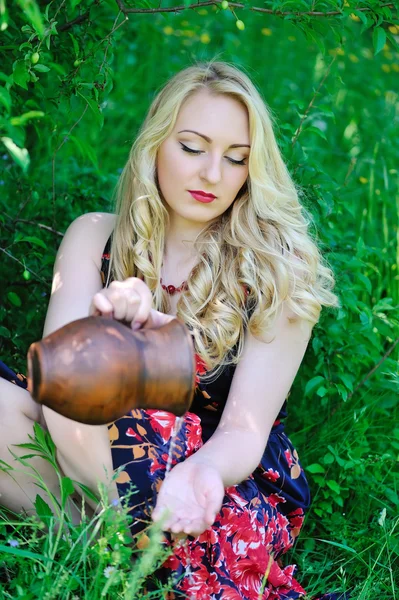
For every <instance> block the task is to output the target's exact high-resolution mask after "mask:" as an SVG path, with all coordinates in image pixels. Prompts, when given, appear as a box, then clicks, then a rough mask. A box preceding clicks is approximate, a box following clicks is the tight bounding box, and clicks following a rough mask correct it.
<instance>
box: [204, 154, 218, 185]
mask: <svg viewBox="0 0 399 600" xmlns="http://www.w3.org/2000/svg"><path fill="white" fill-rule="evenodd" d="M201 178H202V179H204V180H206V181H209V183H213V184H216V183H219V181H220V180H221V178H222V168H221V160H220V158H218V157H217V156H212V155H211V154H209V155H208V156H207V157H206V160H205V163H204V164H203V165H202V170H201Z"/></svg>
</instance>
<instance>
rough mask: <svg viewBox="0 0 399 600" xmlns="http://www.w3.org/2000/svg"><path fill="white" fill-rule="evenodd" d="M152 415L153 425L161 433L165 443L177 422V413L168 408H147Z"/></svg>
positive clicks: (150, 415)
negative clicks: (168, 410) (169, 410)
mask: <svg viewBox="0 0 399 600" xmlns="http://www.w3.org/2000/svg"><path fill="white" fill-rule="evenodd" d="M146 412H147V414H148V416H149V417H150V422H151V427H152V428H153V429H154V431H156V432H157V433H159V434H160V436H161V438H162V440H163V442H164V444H166V442H168V441H169V439H170V436H171V435H172V430H173V427H174V425H175V422H176V415H173V414H172V413H170V412H167V411H166V410H153V409H150V410H147V411H146Z"/></svg>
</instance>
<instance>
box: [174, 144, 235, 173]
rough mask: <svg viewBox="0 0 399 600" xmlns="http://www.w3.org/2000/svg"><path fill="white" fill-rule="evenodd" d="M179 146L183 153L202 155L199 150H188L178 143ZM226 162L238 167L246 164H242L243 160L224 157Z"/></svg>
mask: <svg viewBox="0 0 399 600" xmlns="http://www.w3.org/2000/svg"><path fill="white" fill-rule="evenodd" d="M179 144H180V145H181V147H182V150H184V152H188V153H189V154H197V155H198V154H202V151H201V150H192V148H188V147H187V146H185V145H184V144H183V143H182V142H179ZM226 158H227V160H229V161H230V162H231V164H233V165H238V166H242V167H245V166H246V164H247V163H245V162H244V160H245V159H243V160H234V159H233V158H229V157H228V156H227V157H226Z"/></svg>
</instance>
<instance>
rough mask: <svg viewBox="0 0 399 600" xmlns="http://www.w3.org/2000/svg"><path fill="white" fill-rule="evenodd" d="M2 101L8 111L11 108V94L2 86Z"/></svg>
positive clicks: (0, 97) (0, 92)
mask: <svg viewBox="0 0 399 600" xmlns="http://www.w3.org/2000/svg"><path fill="white" fill-rule="evenodd" d="M0 102H1V104H2V105H3V106H5V108H6V110H7V112H10V110H11V96H10V94H9V93H8V91H7V90H6V88H4V87H0Z"/></svg>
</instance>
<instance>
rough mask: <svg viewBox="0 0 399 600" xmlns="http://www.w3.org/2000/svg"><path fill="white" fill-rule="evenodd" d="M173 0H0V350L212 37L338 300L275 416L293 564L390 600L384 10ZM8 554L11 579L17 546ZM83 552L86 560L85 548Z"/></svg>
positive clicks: (398, 443) (394, 357)
mask: <svg viewBox="0 0 399 600" xmlns="http://www.w3.org/2000/svg"><path fill="white" fill-rule="evenodd" d="M180 4H181V3H179V6H180ZM182 6H183V4H182ZM185 6H187V8H186V10H180V9H179V10H177V9H176V8H173V7H174V4H173V3H171V2H170V1H168V2H164V3H163V5H162V6H158V4H156V5H155V4H154V5H151V4H150V3H148V2H147V1H144V0H141V1H139V2H135V3H134V5H133V3H131V2H130V3H125V4H123V3H122V2H121V1H119V0H118V1H117V2H116V3H114V2H113V1H111V0H93V1H92V2H89V1H85V0H82V1H79V0H68V1H66V0H58V1H55V0H54V1H52V2H44V1H43V2H39V3H36V2H34V0H31V1H29V2H28V0H19V2H18V4H11V3H10V2H7V3H6V4H5V2H4V0H0V44H1V45H0V53H1V69H0V139H1V143H2V144H3V149H2V154H1V155H0V161H1V164H2V168H1V169H0V186H1V187H0V189H1V190H2V194H1V196H0V226H1V236H0V251H1V256H2V290H1V291H2V302H1V304H0V349H1V358H2V359H3V360H4V361H5V362H6V363H7V364H9V365H10V366H11V367H13V368H15V369H17V370H21V371H22V372H25V371H26V352H27V348H28V347H29V344H30V343H32V342H33V341H36V340H37V339H40V338H41V335H42V327H43V323H44V317H45V312H46V308H47V304H48V298H49V294H50V286H51V278H52V266H53V264H54V257H55V252H56V250H57V248H58V246H59V243H60V241H61V237H62V235H63V232H64V231H65V229H66V227H67V226H68V224H69V223H70V222H71V221H72V220H73V219H74V218H75V217H76V216H78V215H80V214H82V213H83V212H89V211H92V210H99V211H109V210H110V206H111V204H110V201H111V195H112V190H113V188H114V185H115V183H116V180H117V177H118V174H119V172H120V170H121V167H122V166H123V164H124V161H125V160H126V158H127V154H128V151H129V148H130V145H131V143H132V140H133V139H134V135H135V133H136V131H137V129H138V127H139V125H140V123H141V120H142V118H143V116H144V114H145V111H146V109H147V107H148V105H149V102H150V101H151V99H152V97H153V96H154V94H155V93H156V91H157V90H158V88H159V87H160V85H161V83H162V82H163V81H165V80H166V79H167V78H168V77H169V76H170V74H171V73H174V72H176V71H177V70H179V69H180V68H181V67H183V66H185V65H187V64H189V63H191V62H192V61H193V60H196V59H198V58H200V59H201V58H209V57H213V56H214V55H215V54H216V53H218V55H219V56H220V58H222V59H226V60H230V61H232V62H234V63H236V64H237V65H241V66H242V67H243V68H244V69H246V70H247V72H248V73H249V75H250V76H251V77H252V78H253V79H254V81H255V83H256V84H257V85H258V87H259V88H260V89H261V91H262V94H263V95H264V97H265V99H266V100H267V102H268V103H269V105H270V106H271V108H272V111H273V113H274V115H275V116H276V122H277V131H276V133H277V137H278V142H279V145H280V148H281V151H282V153H283V155H284V158H285V160H286V162H287V164H288V166H289V169H290V171H291V173H292V174H293V176H294V178H295V181H296V183H297V185H298V188H299V189H300V190H301V194H302V200H303V203H304V205H305V206H306V208H307V210H308V211H309V213H310V214H311V216H312V220H313V226H312V232H313V235H314V236H315V238H316V239H317V241H318V243H319V245H320V248H321V250H322V252H323V253H324V255H325V256H326V257H327V258H328V260H329V262H330V264H331V266H332V268H333V270H334V272H335V274H336V278H337V291H338V293H339V296H340V301H341V307H340V309H339V310H338V311H325V312H323V314H322V318H321V320H320V323H319V324H318V325H317V327H315V329H314V332H313V336H312V340H311V343H310V345H309V348H308V351H307V353H306V356H305V359H304V362H303V365H302V367H301V369H300V372H299V374H298V377H297V379H296V381H295V384H294V386H293V389H292V394H291V396H290V402H289V404H290V416H289V419H288V425H287V429H288V431H289V432H290V434H291V437H292V439H293V441H294V442H295V444H296V446H297V447H298V448H299V453H300V457H301V461H302V464H303V466H304V468H305V470H306V472H307V473H308V479H309V482H310V485H311V489H312V494H313V504H312V509H311V511H310V512H309V515H308V518H307V520H306V522H305V526H304V529H303V533H302V535H301V536H300V538H299V542H298V544H297V546H296V549H295V552H294V560H295V561H296V562H297V563H298V564H299V567H300V570H301V571H302V572H304V579H305V583H307V589H308V590H309V592H313V591H314V592H316V590H317V591H318V592H320V591H328V590H329V589H331V588H337V589H338V588H341V589H343V590H345V589H351V590H352V592H353V598H358V599H359V600H366V599H371V598H378V599H379V600H385V599H386V600H388V599H389V600H392V598H395V597H396V596H395V593H396V591H395V589H396V587H397V585H398V582H395V579H394V578H395V576H396V577H397V572H398V570H399V569H398V568H397V567H398V555H399V540H398V520H397V519H398V513H399V510H398V503H399V502H398V472H397V462H398V455H399V429H398V427H397V425H395V423H396V424H397V423H398V379H399V373H398V347H399V345H398V337H399V336H398V331H399V286H398V281H399V274H398V270H399V234H398V231H399V229H398V225H399V197H398V191H397V190H398V170H397V161H398V156H399V148H398V136H397V130H398V129H397V125H398V111H397V106H398V93H397V78H398V71H399V61H398V58H399V53H398V40H399V26H398V18H397V11H396V9H395V6H394V4H393V3H389V2H386V3H381V2H380V1H377V0H369V1H364V2H362V3H357V2H354V1H353V0H348V1H346V0H345V1H341V0H325V1H323V2H321V1H317V0H315V1H314V2H308V1H307V0H306V1H294V0H292V1H291V0H289V1H276V2H269V1H267V2H264V3H262V4H261V3H256V2H255V3H249V2H246V3H237V2H234V3H229V2H227V0H223V2H219V1H218V0H215V2H214V3H213V4H212V5H209V6H208V5H207V6H201V3H200V4H196V5H195V8H188V7H189V6H190V4H189V3H188V2H185ZM172 8H173V10H172ZM148 11H152V12H148ZM167 11H169V12H167ZM316 13H321V14H316ZM127 17H128V18H127ZM238 23H242V25H241V24H240V25H238ZM154 66H156V68H154ZM40 511H42V513H41V514H42V517H41V518H43V507H40V506H38V512H39V514H40ZM12 523H13V524H11V525H9V526H8V527H11V528H14V529H13V534H12V535H13V536H14V535H15V531H16V532H17V533H18V532H19V531H20V530H21V529H23V531H24V532H27V533H25V534H24V535H25V538H24V539H25V540H26V548H29V551H31V552H36V553H37V554H41V555H43V556H44V555H45V550H44V548H45V546H44V545H43V544H44V543H45V540H44V539H43V537H40V535H39V534H40V530H38V529H37V527H36V528H35V526H34V525H33V524H32V525H31V524H30V521H28V522H26V523H25V524H23V523H22V522H20V521H18V520H17V519H14V520H13V521H12ZM29 528H30V529H29ZM4 531H5V530H4V528H3V535H5V533H4ZM7 535H9V529H7ZM39 538H40V541H36V540H38V539H39ZM30 539H34V540H35V544H36V545H34V546H30V545H29V544H30V542H29V540H30ZM60 543H61V542H60ZM3 546H4V544H3ZM9 556H12V559H13V561H16V562H15V563H14V566H15V571H14V576H15V578H16V579H15V582H14V583H15V585H20V586H21V587H23V586H24V585H25V583H23V582H24V581H25V579H24V577H25V575H24V572H23V569H22V564H25V563H26V562H27V561H26V560H23V558H24V555H19V562H18V560H17V559H16V556H17V555H15V554H14V555H9ZM62 556H63V557H65V556H66V554H63V555H62ZM27 558H28V557H27V556H25V559H27ZM32 560H34V559H32ZM40 560H41V564H42V566H43V568H44V569H47V568H48V567H47V566H46V565H48V563H46V562H45V561H44V559H43V558H41V559H40ZM68 560H69V559H68ZM88 560H89V559H88ZM90 561H92V562H91V568H92V569H93V571H90V573H91V576H92V575H93V573H94V572H96V571H95V570H96V568H97V566H96V562H95V559H94V554H91V555H90ZM28 562H29V561H28ZM29 564H30V565H31V567H32V565H36V564H38V563H37V561H36V562H35V560H34V562H32V563H30V562H29ZM68 564H72V563H68ZM99 564H100V567H98V569H99V573H100V571H101V569H102V568H103V565H104V564H105V563H103V562H102V563H99ZM124 564H125V565H127V562H126V563H124ZM18 565H20V566H21V568H20V569H19V570H18ZM31 567H30V568H31ZM7 568H8V567H7ZM32 568H33V567H32ZM57 568H58V567H57ZM85 568H86V567H85ZM71 569H72V570H71V571H70V573H72V574H73V577H75V576H78V573H77V572H76V571H74V570H73V568H72V567H71ZM82 569H83V567H82ZM83 570H84V569H83ZM35 572H37V573H38V574H40V573H41V572H42V571H41V570H40V569H38V570H37V571H35ZM46 573H47V571H46ZM61 575H62V572H61V570H59V571H58V576H59V577H61ZM79 576H81V572H80V575H79ZM33 577H36V575H35V576H34V575H33V571H32V572H30V575H29V576H28V575H27V580H30V581H32V579H33ZM46 577H47V574H46ZM49 577H50V576H49ZM73 577H72V576H71V579H70V580H71V581H72V580H73ZM7 581H8V580H7ZM41 581H46V582H48V581H50V579H49V578H47V579H46V578H42V579H41V578H40V577H39V576H38V575H37V579H36V580H35V585H37V586H40V585H41V583H40V582H41ZM98 581H100V580H98ZM14 583H13V584H12V585H14ZM103 583H104V582H103ZM301 583H304V582H303V581H302V580H301ZM7 585H8V587H9V586H10V585H11V583H10V582H8V583H7ZM43 585H44V584H43ZM99 585H100V583H99ZM305 587H306V586H305ZM37 589H39V587H38V588H37ZM40 589H43V590H44V589H46V588H45V587H43V588H40ZM71 589H72V588H71ZM121 589H122V588H121ZM15 590H16V588H15V589H11V588H10V587H9V589H8V591H9V592H10V594H11V596H8V597H12V594H13V593H14V592H15ZM17 593H19V592H18V591H17ZM88 597H90V596H88Z"/></svg>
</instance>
